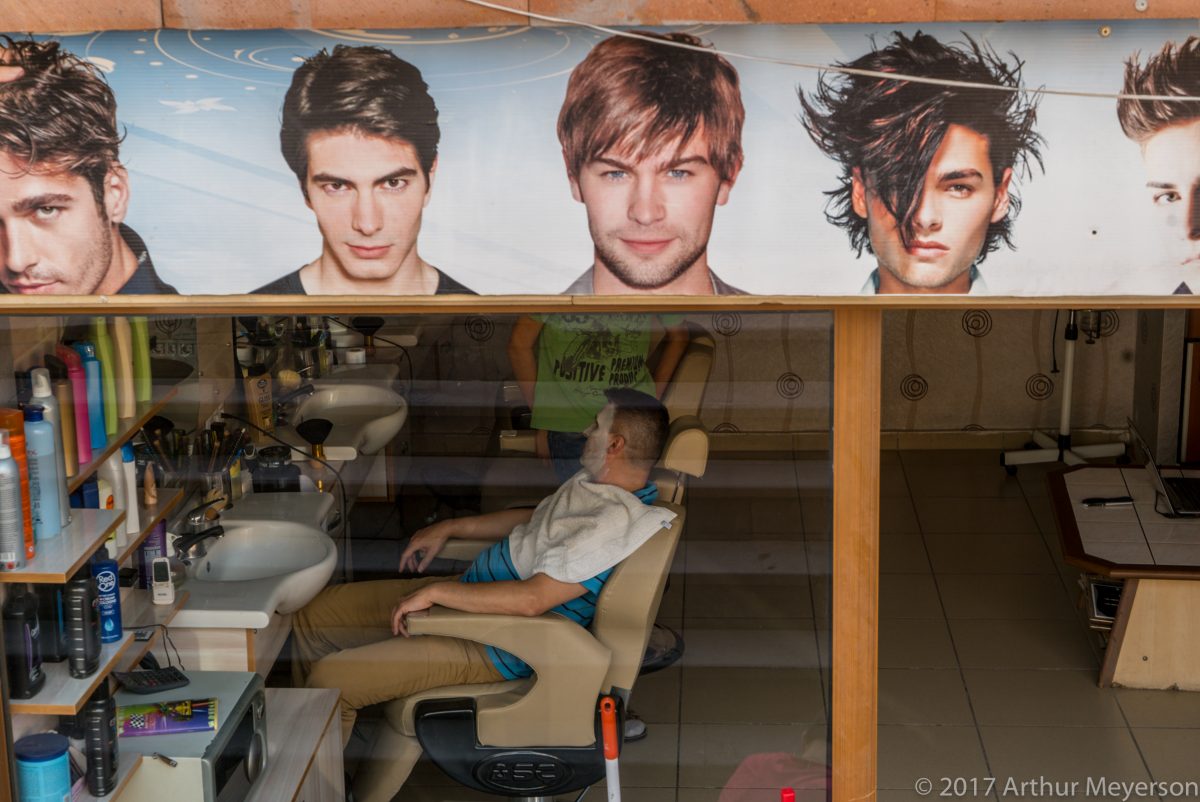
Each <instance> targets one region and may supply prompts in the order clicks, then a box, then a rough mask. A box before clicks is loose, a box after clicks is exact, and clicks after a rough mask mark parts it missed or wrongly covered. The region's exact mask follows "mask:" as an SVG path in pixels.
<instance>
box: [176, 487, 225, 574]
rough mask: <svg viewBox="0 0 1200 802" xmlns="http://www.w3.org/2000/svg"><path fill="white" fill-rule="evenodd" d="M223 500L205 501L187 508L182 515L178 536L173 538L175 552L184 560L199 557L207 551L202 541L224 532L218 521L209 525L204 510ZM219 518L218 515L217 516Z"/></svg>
mask: <svg viewBox="0 0 1200 802" xmlns="http://www.w3.org/2000/svg"><path fill="white" fill-rule="evenodd" d="M223 501H225V499H223V498H218V499H213V500H212V501H206V502H204V503H203V504H201V505H200V506H198V507H195V508H193V509H191V510H188V512H187V514H186V515H184V517H183V523H182V524H181V531H180V534H179V537H178V538H176V539H175V553H176V554H178V555H179V558H180V559H181V560H183V561H184V562H188V561H190V560H195V559H199V558H200V557H203V556H204V555H205V554H207V553H208V550H207V549H206V548H205V547H204V541H206V540H209V539H210V538H219V537H222V536H223V535H224V534H225V528H224V527H223V526H221V525H220V524H219V523H214V524H212V525H211V526H209V521H208V520H207V517H206V516H205V511H206V510H207V509H208V508H209V507H211V506H212V505H214V504H220V503H221V502H223ZM217 520H218V521H219V520H220V515H218V516H217Z"/></svg>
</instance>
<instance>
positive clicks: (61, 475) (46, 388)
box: [30, 368, 75, 527]
mask: <svg viewBox="0 0 1200 802" xmlns="http://www.w3.org/2000/svg"><path fill="white" fill-rule="evenodd" d="M30 376H31V378H32V379H33V403H35V404H37V405H38V406H40V407H41V408H42V417H43V418H44V419H45V420H46V421H47V422H48V423H49V424H50V425H51V426H52V427H53V428H54V437H55V440H56V447H55V449H54V450H55V451H56V452H57V455H58V513H59V518H61V519H62V520H61V522H60V523H61V525H62V526H63V527H66V525H67V524H69V523H71V504H70V498H69V495H70V494H68V493H67V462H66V458H65V457H64V453H63V452H64V449H63V430H62V419H61V418H60V417H59V414H60V413H59V409H58V399H57V398H55V397H54V390H53V388H52V386H51V384H50V371H48V370H46V369H45V368H34V369H33V371H31V373H30ZM70 414H72V415H74V414H75V413H74V411H72V412H71V413H70Z"/></svg>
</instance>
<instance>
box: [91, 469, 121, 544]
mask: <svg viewBox="0 0 1200 802" xmlns="http://www.w3.org/2000/svg"><path fill="white" fill-rule="evenodd" d="M97 473H98V475H99V476H100V479H101V480H102V481H101V482H100V483H99V485H100V487H101V490H100V509H104V508H105V506H106V503H107V500H106V499H105V497H104V496H105V490H104V484H105V483H106V482H107V484H108V492H109V493H111V494H112V496H111V498H112V506H111V507H110V508H109V509H113V510H123V509H125V505H126V503H127V501H126V499H127V495H126V492H125V467H124V465H123V464H122V463H121V452H120V451H117V452H116V453H114V454H113V455H112V456H111V457H109V458H108V459H106V460H105V461H104V462H103V463H102V464H101V465H100V470H99V471H97ZM111 540H112V545H114V546H116V547H117V549H118V550H120V549H122V548H124V547H125V544H126V543H127V542H128V540H127V538H126V536H125V527H124V526H118V527H117V528H116V530H115V531H114V532H113V534H112V538H111Z"/></svg>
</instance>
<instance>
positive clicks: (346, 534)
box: [222, 412, 350, 576]
mask: <svg viewBox="0 0 1200 802" xmlns="http://www.w3.org/2000/svg"><path fill="white" fill-rule="evenodd" d="M222 417H225V418H233V419H234V420H235V421H238V422H239V423H244V424H246V425H247V426H249V427H250V428H251V429H253V430H254V431H256V432H258V433H259V434H264V435H266V436H267V437H269V438H271V439H272V440H274V441H275V442H276V443H279V445H281V446H287V447H288V448H290V449H291V450H292V451H295V452H296V453H297V454H299V455H301V456H302V457H304V458H305V459H311V460H313V461H314V462H319V463H321V464H322V465H324V466H325V467H326V468H328V469H329V470H331V471H333V475H334V476H335V477H336V478H337V483H338V484H339V485H340V486H341V488H342V492H341V493H340V494H339V495H340V496H341V504H340V505H339V507H340V509H341V517H342V520H341V522H340V523H339V526H341V528H342V539H343V540H345V541H347V542H348V541H349V540H350V521H349V519H348V518H347V517H346V483H345V482H343V481H342V472H341V471H339V470H338V469H337V468H335V467H333V466H332V465H330V464H329V463H328V462H326V461H325V460H323V459H320V458H319V457H315V456H313V455H312V454H310V453H308V452H307V451H305V450H304V449H302V448H300V447H298V446H294V445H292V444H291V443H288V442H285V441H284V440H281V439H279V438H278V437H276V436H275V435H274V434H273V433H271V432H268V431H267V430H266V429H263V428H262V427H260V426H258V425H257V424H255V423H252V422H251V421H248V420H246V419H245V418H243V417H241V416H240V415H234V414H232V413H229V412H224V413H222ZM344 572H345V569H343V576H344Z"/></svg>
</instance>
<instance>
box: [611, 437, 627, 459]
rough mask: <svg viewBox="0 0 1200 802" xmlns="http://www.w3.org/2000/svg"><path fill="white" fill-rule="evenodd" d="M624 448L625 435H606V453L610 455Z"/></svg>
mask: <svg viewBox="0 0 1200 802" xmlns="http://www.w3.org/2000/svg"><path fill="white" fill-rule="evenodd" d="M624 450H625V435H623V434H610V435H609V436H608V453H609V454H612V455H614V456H615V455H617V454H620V453H621V452H622V451H624Z"/></svg>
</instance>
